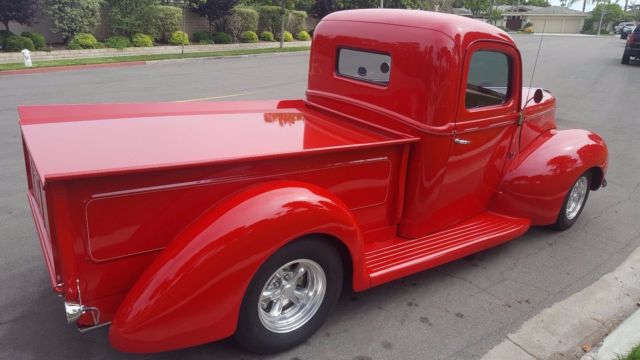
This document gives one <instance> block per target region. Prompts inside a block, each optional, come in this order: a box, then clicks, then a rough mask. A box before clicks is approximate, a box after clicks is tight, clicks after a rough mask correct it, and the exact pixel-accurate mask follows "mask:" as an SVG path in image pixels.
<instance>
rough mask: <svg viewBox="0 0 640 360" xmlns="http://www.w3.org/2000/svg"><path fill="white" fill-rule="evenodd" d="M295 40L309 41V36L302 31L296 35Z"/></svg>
mask: <svg viewBox="0 0 640 360" xmlns="http://www.w3.org/2000/svg"><path fill="white" fill-rule="evenodd" d="M296 39H298V40H300V41H309V40H311V35H309V33H308V32H306V31H304V30H302V31H300V32H299V33H297V34H296Z"/></svg>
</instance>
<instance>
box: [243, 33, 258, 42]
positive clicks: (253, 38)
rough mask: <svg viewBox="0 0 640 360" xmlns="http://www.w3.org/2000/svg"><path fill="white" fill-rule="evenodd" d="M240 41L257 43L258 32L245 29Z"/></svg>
mask: <svg viewBox="0 0 640 360" xmlns="http://www.w3.org/2000/svg"><path fill="white" fill-rule="evenodd" d="M240 41H242V42H243V43H257V42H258V34H256V33H255V32H253V31H245V32H243V33H242V35H241V36H240Z"/></svg>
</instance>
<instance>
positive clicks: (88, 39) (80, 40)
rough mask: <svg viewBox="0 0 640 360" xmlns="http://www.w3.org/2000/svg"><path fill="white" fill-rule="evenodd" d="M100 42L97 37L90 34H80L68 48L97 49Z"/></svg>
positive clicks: (70, 42)
mask: <svg viewBox="0 0 640 360" xmlns="http://www.w3.org/2000/svg"><path fill="white" fill-rule="evenodd" d="M97 44H98V40H96V38H95V36H93V35H91V34H88V33H79V34H77V35H76V36H74V37H73V38H72V39H71V41H69V44H68V45H67V48H69V49H95V48H96V47H97Z"/></svg>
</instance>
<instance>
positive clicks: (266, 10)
mask: <svg viewBox="0 0 640 360" xmlns="http://www.w3.org/2000/svg"><path fill="white" fill-rule="evenodd" d="M258 28H259V29H260V30H263V31H270V32H272V33H276V32H279V31H280V7H279V6H269V5H263V6H260V7H258Z"/></svg>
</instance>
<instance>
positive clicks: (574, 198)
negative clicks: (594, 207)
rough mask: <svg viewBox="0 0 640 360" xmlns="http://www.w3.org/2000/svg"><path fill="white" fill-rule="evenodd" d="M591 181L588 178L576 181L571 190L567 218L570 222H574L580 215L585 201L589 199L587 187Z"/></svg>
mask: <svg viewBox="0 0 640 360" xmlns="http://www.w3.org/2000/svg"><path fill="white" fill-rule="evenodd" d="M588 186H589V181H588V180H587V177H586V176H582V177H580V178H579V179H578V181H576V183H575V184H574V185H573V187H572V188H571V192H570V193H569V198H568V199H567V207H566V210H565V211H566V214H565V215H566V216H567V219H568V220H573V219H574V218H575V217H576V216H578V214H579V213H580V209H582V205H584V200H585V198H586V197H587V190H588V189H587V187H588Z"/></svg>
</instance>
